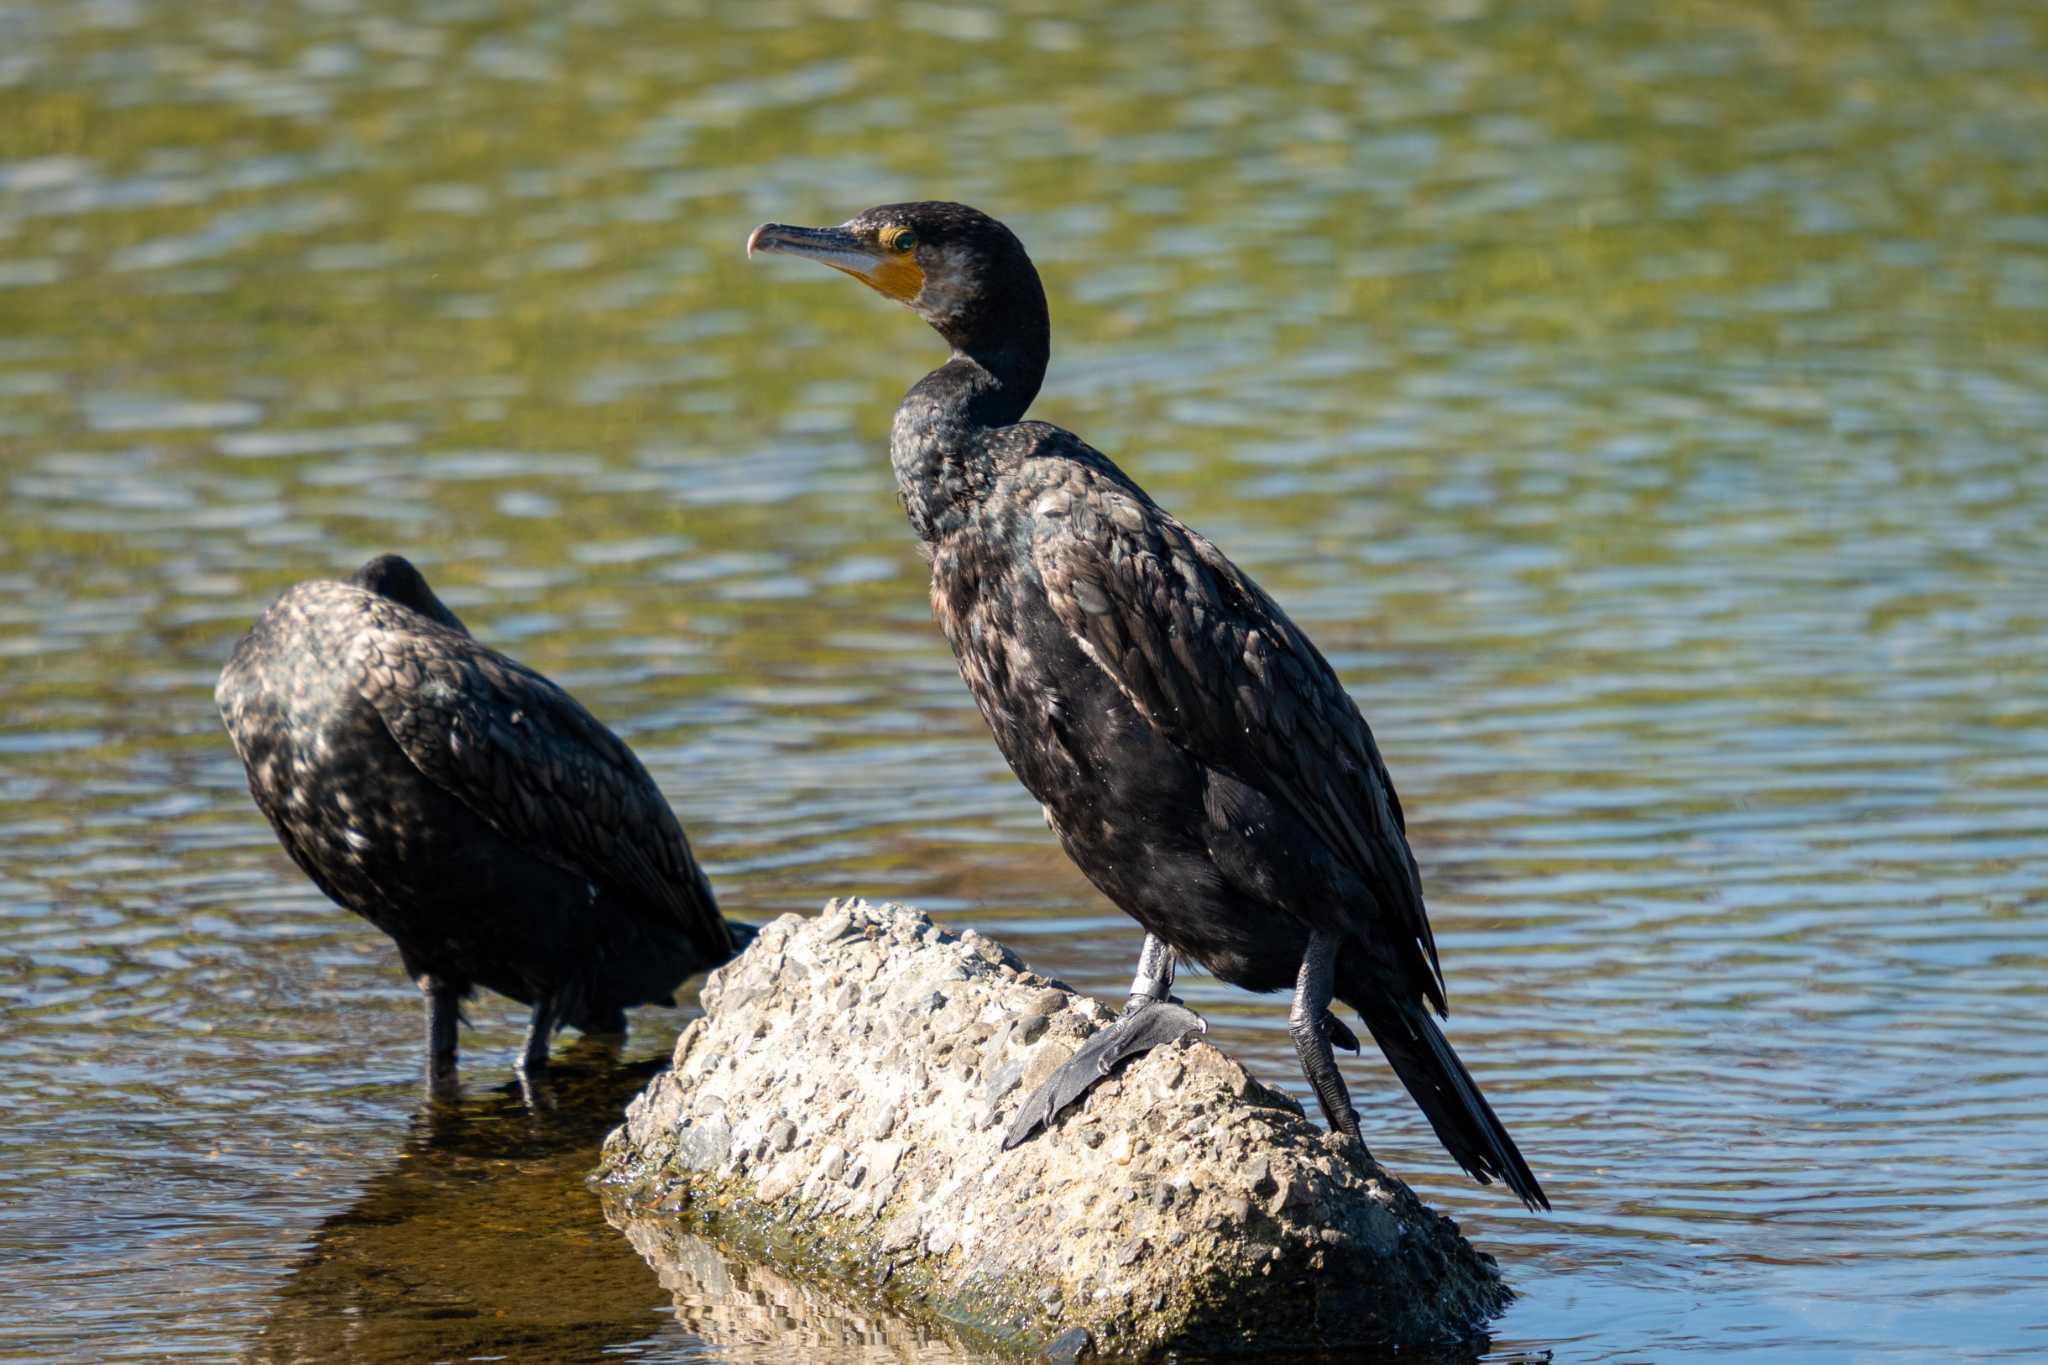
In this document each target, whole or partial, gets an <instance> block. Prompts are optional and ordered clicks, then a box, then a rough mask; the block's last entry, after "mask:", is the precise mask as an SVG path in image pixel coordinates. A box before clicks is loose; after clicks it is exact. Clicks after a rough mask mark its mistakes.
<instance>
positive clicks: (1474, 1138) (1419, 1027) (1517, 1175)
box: [1359, 997, 1550, 1209]
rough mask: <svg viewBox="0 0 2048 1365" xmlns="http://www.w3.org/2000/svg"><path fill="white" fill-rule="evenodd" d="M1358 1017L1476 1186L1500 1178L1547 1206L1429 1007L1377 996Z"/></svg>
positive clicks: (1527, 1199) (1527, 1200) (1526, 1199)
mask: <svg viewBox="0 0 2048 1365" xmlns="http://www.w3.org/2000/svg"><path fill="white" fill-rule="evenodd" d="M1359 1017H1360V1018H1362V1019H1363V1020H1364V1021H1365V1026H1366V1028H1368V1029H1369V1030H1371V1032H1372V1036H1373V1041H1374V1042H1376V1043H1378V1044H1379V1045H1380V1051H1381V1052H1384V1053H1386V1054H1387V1062H1388V1064H1389V1065H1391V1066H1392V1067H1393V1068H1394V1074H1395V1075H1396V1076H1399V1077H1400V1078H1401V1084H1403V1085H1405V1086H1407V1087H1408V1093H1409V1094H1410V1095H1413V1096H1414V1097H1415V1103H1416V1104H1418V1105H1419V1106H1421V1108H1422V1113H1423V1117H1425V1118H1427V1119H1428V1120H1429V1126H1430V1127H1432V1128H1434V1129H1436V1136H1437V1140H1438V1141H1439V1142H1441V1143H1443V1145H1444V1150H1445V1151H1447V1152H1449V1153H1450V1154H1451V1155H1452V1156H1454V1157H1456V1158H1457V1160H1458V1164H1459V1165H1460V1166H1463V1167H1464V1168H1465V1170H1466V1172H1467V1173H1468V1174H1470V1175H1471V1177H1472V1178H1473V1179H1474V1180H1477V1181H1478V1182H1479V1183H1480V1184H1482V1185H1489V1184H1492V1183H1493V1182H1494V1181H1495V1180H1499V1181H1502V1182H1503V1183H1505V1184H1506V1185H1507V1187H1508V1188H1509V1189H1511V1190H1513V1191H1514V1192H1515V1193H1516V1194H1517V1195H1519V1196H1520V1197H1521V1200H1522V1202H1523V1203H1524V1204H1527V1205H1528V1206H1529V1207H1530V1208H1532V1209H1548V1208H1549V1207H1550V1200H1549V1199H1548V1198H1546V1197H1545V1196H1544V1193H1543V1187H1542V1186H1541V1185H1539V1184H1537V1183H1536V1176H1535V1174H1534V1173H1533V1172H1531V1171H1530V1170H1529V1163H1528V1162H1526V1161H1524V1160H1522V1153H1521V1151H1520V1150H1519V1149H1518V1148H1516V1146H1515V1140H1514V1139H1513V1138H1511V1137H1509V1136H1508V1130H1507V1128H1506V1127H1505V1126H1504V1125H1503V1124H1502V1123H1501V1121H1500V1119H1499V1118H1498V1117H1496V1116H1495V1114H1494V1112H1493V1106H1492V1105H1490V1104H1488V1103H1487V1102H1486V1097H1485V1096H1484V1095H1482V1094H1480V1093H1479V1083H1478V1082H1477V1081H1475V1080H1473V1079H1472V1073H1471V1072H1469V1071H1467V1070H1466V1069H1465V1064H1464V1063H1463V1062H1461V1061H1459V1060H1458V1054H1457V1053H1456V1052H1453V1051H1452V1050H1451V1042H1450V1039H1448V1038H1446V1037H1444V1033H1443V1030H1442V1029H1440V1028H1438V1027H1437V1026H1436V1020H1434V1019H1432V1018H1431V1017H1430V1015H1429V1010H1428V1008H1427V1007H1426V1006H1425V1005H1423V1004H1422V1003H1421V1002H1420V1001H1405V1002H1404V1001H1394V1000H1387V999H1385V998H1384V997H1382V998H1381V999H1380V1000H1378V1001H1375V1002H1374V1003H1373V1007H1372V1008H1370V1009H1362V1010H1360V1011H1359Z"/></svg>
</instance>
